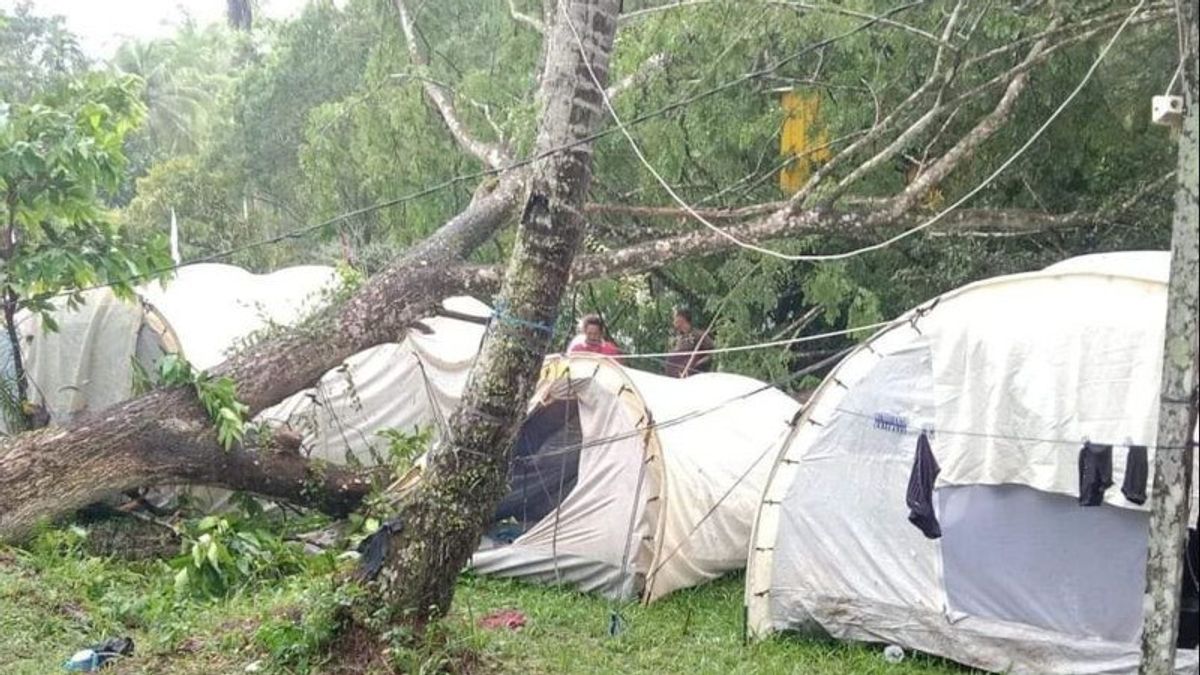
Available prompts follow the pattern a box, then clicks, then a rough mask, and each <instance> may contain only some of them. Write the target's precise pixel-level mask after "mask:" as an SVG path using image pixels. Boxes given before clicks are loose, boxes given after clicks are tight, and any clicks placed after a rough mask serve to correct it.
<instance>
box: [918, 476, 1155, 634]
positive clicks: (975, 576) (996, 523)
mask: <svg viewBox="0 0 1200 675" xmlns="http://www.w3.org/2000/svg"><path fill="white" fill-rule="evenodd" d="M936 495H937V499H938V503H939V507H940V508H939V516H940V518H941V523H942V533H943V536H942V564H943V569H944V575H945V584H946V595H947V598H948V600H949V603H950V608H951V609H952V610H955V611H960V612H964V613H966V614H969V615H973V616H977V617H981V618H991V619H1001V620H1005V621H1015V622H1020V623H1024V624H1027V625H1031V626H1038V627H1040V628H1045V629H1048V630H1053V631H1057V632H1060V633H1065V634H1068V635H1077V636H1091V637H1101V638H1104V639H1107V640H1112V641H1116V642H1126V643H1129V642H1136V641H1137V639H1138V635H1139V634H1140V632H1141V625H1142V591H1143V587H1144V584H1143V579H1144V573H1145V567H1146V536H1147V524H1148V521H1147V516H1146V514H1145V513H1142V512H1139V511H1132V510H1128V509H1121V508H1116V507H1113V506H1097V507H1092V508H1082V507H1080V506H1079V505H1078V504H1077V503H1076V500H1075V499H1074V498H1072V497H1069V496H1064V495H1058V494H1051V493H1048V492H1042V491H1040V490H1035V489H1033V488H1029V487H1025V486H1022V485H969V486H957V487H947V488H941V489H939V490H937V493H936Z"/></svg>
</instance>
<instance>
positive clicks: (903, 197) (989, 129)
mask: <svg viewBox="0 0 1200 675" xmlns="http://www.w3.org/2000/svg"><path fill="white" fill-rule="evenodd" d="M1046 42H1047V41H1046V40H1039V41H1037V42H1035V43H1034V44H1033V47H1032V48H1030V50H1029V54H1028V55H1027V56H1026V57H1025V61H1024V63H1029V62H1032V61H1034V60H1035V59H1037V58H1038V57H1039V56H1040V55H1041V53H1042V52H1043V51H1044V50H1045V49H1046ZM1028 83H1029V72H1028V71H1021V72H1020V73H1018V74H1017V75H1016V76H1015V77H1013V79H1012V81H1011V82H1009V83H1008V87H1006V88H1005V90H1004V95H1003V96H1001V97H1000V100H999V101H998V102H997V103H996V107H995V108H993V109H992V110H991V112H989V113H988V114H987V115H984V116H983V118H982V119H980V120H979V122H977V123H976V124H975V126H974V127H972V128H971V130H970V131H968V132H967V133H966V134H964V135H963V136H962V137H961V138H959V139H958V142H957V143H955V144H954V146H953V147H951V148H950V149H949V150H947V151H946V152H945V154H943V155H942V156H941V157H939V158H938V159H937V160H936V161H935V162H934V163H933V164H932V165H931V166H930V167H929V168H928V169H925V170H924V171H922V172H921V173H920V174H918V175H917V177H916V178H915V179H913V181H912V182H911V183H909V184H908V186H907V187H906V188H904V191H903V192H901V193H900V194H899V195H898V196H897V197H896V198H895V199H894V200H892V203H891V204H889V205H888V207H887V208H885V209H882V210H881V211H879V212H878V213H877V214H875V215H874V216H872V222H881V221H888V220H894V219H896V218H899V217H900V216H901V215H903V214H904V213H906V212H908V210H909V209H911V208H912V207H913V205H915V204H916V203H917V201H918V200H920V199H921V198H922V197H924V195H926V194H927V193H928V192H929V190H931V189H932V188H933V187H934V186H936V185H938V184H939V183H941V182H942V180H944V179H945V178H946V176H948V175H950V172H951V171H953V170H954V169H955V168H956V167H957V166H958V165H959V164H960V163H962V162H963V161H964V160H966V159H967V158H969V157H971V156H972V155H974V153H975V151H976V150H977V149H979V146H981V145H983V143H984V142H985V141H987V140H988V139H989V138H991V137H992V136H993V135H994V134H995V133H996V132H997V131H999V130H1000V128H1001V127H1002V126H1003V125H1004V123H1005V122H1006V121H1008V118H1009V117H1011V116H1012V112H1013V109H1014V108H1015V107H1016V104H1017V99H1019V98H1020V97H1021V94H1022V93H1023V92H1024V91H1025V88H1026V86H1027V85H1028Z"/></svg>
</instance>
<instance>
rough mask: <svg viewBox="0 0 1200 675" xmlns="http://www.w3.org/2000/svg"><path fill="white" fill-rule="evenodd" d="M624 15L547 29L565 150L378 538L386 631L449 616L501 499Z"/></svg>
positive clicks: (552, 111) (569, 4) (553, 110)
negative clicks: (449, 411) (447, 407)
mask: <svg viewBox="0 0 1200 675" xmlns="http://www.w3.org/2000/svg"><path fill="white" fill-rule="evenodd" d="M618 4H619V3H618V2H617V0H569V1H568V0H564V1H563V2H561V3H559V11H557V12H555V14H554V15H552V17H551V21H550V23H549V24H548V26H547V29H546V40H547V51H546V67H545V71H544V72H543V75H542V82H541V88H540V92H539V98H540V102H541V104H542V108H543V111H542V120H541V125H540V128H539V132H538V140H537V150H536V152H537V153H538V154H539V155H540V154H542V153H547V152H549V151H551V150H553V149H555V148H561V147H567V148H568V149H566V150H561V151H558V152H555V153H552V154H548V155H547V156H545V158H544V159H541V160H539V161H538V162H537V163H536V164H535V165H534V167H533V169H532V171H531V175H530V179H529V189H528V192H527V194H526V197H525V206H524V213H523V215H522V217H521V220H520V226H519V229H518V233H517V244H516V247H515V249H514V251H513V255H512V258H511V260H510V263H509V266H508V269H507V271H506V273H505V275H504V282H503V286H502V290H501V292H500V296H499V298H498V300H497V316H496V317H495V319H494V320H493V321H492V323H491V324H490V326H489V328H488V330H487V333H486V335H485V338H484V342H483V347H482V350H481V352H480V356H479V360H478V362H477V363H476V365H475V367H473V368H472V369H471V374H470V376H469V378H468V382H467V387H466V391H465V392H464V394H463V401H462V405H461V407H460V408H459V409H458V411H457V412H456V413H455V414H454V415H453V416H452V418H451V421H450V430H449V433H448V434H447V436H446V439H445V440H444V441H443V442H442V443H441V444H440V445H439V446H437V447H435V448H434V450H433V452H432V454H431V457H430V461H429V464H428V467H427V470H426V472H425V473H424V475H423V479H422V481H421V483H420V485H419V486H418V487H417V488H416V489H415V490H414V491H413V492H412V493H410V494H409V495H408V496H407V499H406V500H405V503H404V504H403V506H402V509H401V512H400V516H399V529H398V531H397V532H395V533H392V531H391V530H390V529H385V530H383V531H382V534H381V535H380V536H383V537H389V538H390V542H389V544H388V553H387V556H386V558H385V560H384V563H383V565H382V568H381V569H379V570H365V571H364V574H365V575H366V576H367V578H368V579H369V580H370V582H369V586H370V587H371V589H372V590H373V591H374V592H373V593H372V594H371V598H372V600H371V603H372V605H373V608H375V609H378V607H380V606H382V607H384V608H386V609H387V610H388V614H389V616H388V620H390V621H397V620H403V621H404V622H406V623H409V624H411V625H413V626H416V627H417V628H421V627H423V626H424V625H425V623H426V622H427V621H428V620H429V619H430V618H432V617H434V616H437V615H439V614H441V613H444V612H445V611H446V610H447V609H448V608H449V605H450V600H451V598H452V596H453V592H454V583H455V580H456V579H457V578H458V573H459V571H460V570H461V569H462V568H463V566H464V565H465V564H466V562H467V560H468V559H469V557H470V555H471V553H472V552H473V551H474V550H475V547H476V546H477V544H478V543H479V537H480V535H481V534H482V533H483V530H484V528H485V526H486V524H487V522H488V519H489V518H490V517H491V515H492V513H493V511H494V510H495V507H496V504H497V503H498V502H499V500H500V498H501V497H502V496H503V494H504V490H505V485H506V482H507V470H508V464H509V455H510V453H511V449H512V445H513V443H514V441H515V438H516V435H517V432H518V430H519V428H520V424H521V421H522V420H523V419H524V413H525V406H526V404H527V402H528V400H529V396H530V394H531V392H532V389H533V386H534V385H535V384H536V381H537V375H538V371H539V369H540V367H541V365H542V359H543V358H544V357H545V354H546V350H547V349H548V348H549V346H550V339H551V334H552V330H553V329H552V326H553V325H554V322H555V319H556V318H557V314H558V306H559V301H560V300H561V298H562V294H563V291H564V289H565V288H566V286H567V283H568V279H569V276H570V271H571V263H572V260H573V258H574V257H575V252H576V250H577V249H578V247H579V242H580V241H581V239H582V234H583V228H584V218H583V213H582V211H583V205H584V198H585V197H586V195H587V191H588V187H589V184H590V181H591V158H592V157H591V145H590V144H588V143H580V144H578V145H573V144H575V143H578V142H580V141H581V140H582V139H584V138H585V137H587V136H588V135H589V134H591V133H592V131H593V130H594V129H595V128H596V126H597V125H598V124H599V122H600V120H602V119H603V112H602V108H601V101H602V93H601V87H602V86H603V83H604V81H605V79H606V77H607V73H608V66H609V57H610V55H611V51H612V43H613V35H614V33H615V32H616V24H617V21H616V20H617V12H618ZM576 31H578V33H576ZM577 39H578V42H577ZM593 72H594V74H595V77H596V80H598V82H599V84H597V81H596V80H593V77H592V73H593ZM376 616H377V614H376Z"/></svg>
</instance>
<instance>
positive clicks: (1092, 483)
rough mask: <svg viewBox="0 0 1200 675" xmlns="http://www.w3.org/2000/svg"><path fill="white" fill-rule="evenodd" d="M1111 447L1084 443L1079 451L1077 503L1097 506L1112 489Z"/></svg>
mask: <svg viewBox="0 0 1200 675" xmlns="http://www.w3.org/2000/svg"><path fill="white" fill-rule="evenodd" d="M1112 484H1113V482H1112V446H1111V445H1097V444H1095V443H1084V444H1083V448H1082V449H1081V450H1080V451H1079V503H1080V504H1081V505H1082V506H1099V505H1100V504H1103V503H1104V492H1105V491H1106V490H1108V488H1110V487H1112Z"/></svg>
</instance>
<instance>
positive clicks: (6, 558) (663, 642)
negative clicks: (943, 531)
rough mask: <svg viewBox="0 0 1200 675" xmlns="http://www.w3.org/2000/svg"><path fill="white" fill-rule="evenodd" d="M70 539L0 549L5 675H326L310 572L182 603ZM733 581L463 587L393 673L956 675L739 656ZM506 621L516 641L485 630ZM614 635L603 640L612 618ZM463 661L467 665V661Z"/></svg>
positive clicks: (949, 668)
mask: <svg viewBox="0 0 1200 675" xmlns="http://www.w3.org/2000/svg"><path fill="white" fill-rule="evenodd" d="M81 541H82V539H81V538H80V536H79V534H78V533H77V532H72V530H54V531H48V532H45V533H43V534H42V535H40V536H39V537H37V538H36V539H35V540H34V541H33V542H32V543H30V544H29V545H27V546H26V547H24V548H12V547H5V548H0V673H5V674H6V675H7V674H14V675H25V674H29V675H44V674H46V673H53V672H62V664H63V662H64V661H65V660H66V659H67V658H68V657H69V656H70V655H71V654H72V653H73V652H74V651H76V650H77V649H80V648H82V647H84V646H86V645H88V644H92V643H94V642H98V641H100V640H102V639H104V638H106V637H113V636H123V635H128V636H131V637H133V639H134V640H135V642H136V645H137V650H136V653H135V655H134V657H133V658H130V659H127V660H125V661H123V662H121V663H118V664H117V665H116V666H115V667H114V668H110V669H107V670H106V671H105V672H109V673H114V674H116V675H121V674H125V673H184V674H187V673H197V674H198V673H206V674H208V673H242V672H246V667H247V666H248V665H249V664H252V663H256V662H257V663H258V664H259V668H260V669H259V670H258V672H262V673H329V672H337V671H335V670H334V669H333V668H332V667H331V666H330V665H329V660H328V658H327V655H326V654H325V648H326V645H327V641H328V638H329V637H330V635H331V631H332V630H333V620H332V611H331V610H332V607H333V606H335V604H336V602H337V600H338V597H339V593H338V592H337V591H336V590H335V584H334V576H333V574H331V573H330V572H328V570H327V569H325V570H322V569H321V566H317V567H315V568H313V569H312V570H308V571H303V572H297V573H293V574H290V575H286V576H280V577H273V578H266V579H262V580H257V581H254V582H251V583H248V584H244V585H242V586H239V587H237V588H235V589H233V590H231V591H230V592H228V593H227V594H224V595H220V596H218V597H216V598H204V597H197V596H195V594H191V593H180V592H179V591H178V589H176V588H175V586H174V575H175V570H174V569H173V568H172V567H171V566H170V565H168V564H167V563H166V562H165V561H161V560H149V561H136V562H130V561H125V560H118V559H115V558H112V557H98V556H95V555H92V554H90V553H88V552H87V550H86V549H85V548H84V547H83V546H82V545H81ZM741 596H742V578H741V577H740V576H733V577H729V578H726V579H721V580H718V581H717V582H715V583H712V584H708V585H706V586H703V587H700V588H695V589H691V590H687V591H682V592H678V593H675V594H673V595H671V596H669V597H667V598H665V599H664V600H662V601H660V602H658V603H655V604H654V605H651V606H647V607H644V606H641V605H638V604H630V603H613V602H610V601H607V600H604V599H603V598H599V597H596V596H593V595H585V594H580V593H575V592H572V591H569V590H565V589H561V588H550V587H543V586H533V585H526V584H521V583H517V582H512V581H505V580H498V579H488V578H482V577H475V576H473V575H470V574H467V575H464V576H463V577H462V579H461V581H460V583H459V589H458V595H457V596H456V601H455V606H454V609H453V611H452V612H451V615H450V616H449V617H448V618H447V619H446V620H445V621H444V622H443V624H442V626H441V627H439V629H438V631H437V635H436V640H435V642H436V644H437V645H438V646H437V647H436V648H428V649H422V650H419V651H409V652H403V653H396V654H394V655H393V660H394V662H396V663H397V664H398V666H399V667H400V668H401V669H402V670H403V672H411V673H418V672H430V673H432V672H439V671H440V670H441V669H443V668H444V667H445V666H446V665H447V664H453V665H455V666H456V667H458V668H459V669H460V670H462V669H465V670H467V671H468V672H470V673H614V672H620V673H719V674H721V675H732V674H735V673H805V674H818V675H822V674H834V673H856V674H858V673H868V674H869V673H880V674H883V673H886V674H888V675H908V674H915V673H963V672H965V671H964V670H962V669H960V668H959V667H957V666H954V665H952V664H948V663H946V662H943V661H940V660H935V659H930V658H926V657H922V656H914V655H909V657H908V658H906V659H905V661H904V662H902V663H900V664H889V663H887V662H885V661H884V660H883V658H882V653H881V649H880V648H879V647H876V646H863V645H845V644H838V643H834V642H822V641H813V640H802V639H799V638H794V637H778V638H774V639H770V640H766V641H763V642H758V643H752V644H749V645H743V643H742V609H741V607H742V599H741ZM504 609H513V610H517V611H520V612H522V613H523V614H524V615H525V618H526V623H525V626H524V627H522V628H520V629H519V630H508V629H498V630H485V629H482V628H480V627H479V626H478V622H479V619H480V618H482V617H483V616H485V615H487V614H488V613H490V612H494V611H497V610H504ZM614 611H615V612H618V613H619V614H620V616H621V617H622V621H621V630H620V631H619V632H618V634H616V635H611V634H610V627H611V624H612V619H611V617H612V614H613V612H614ZM464 655H465V656H464Z"/></svg>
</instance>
